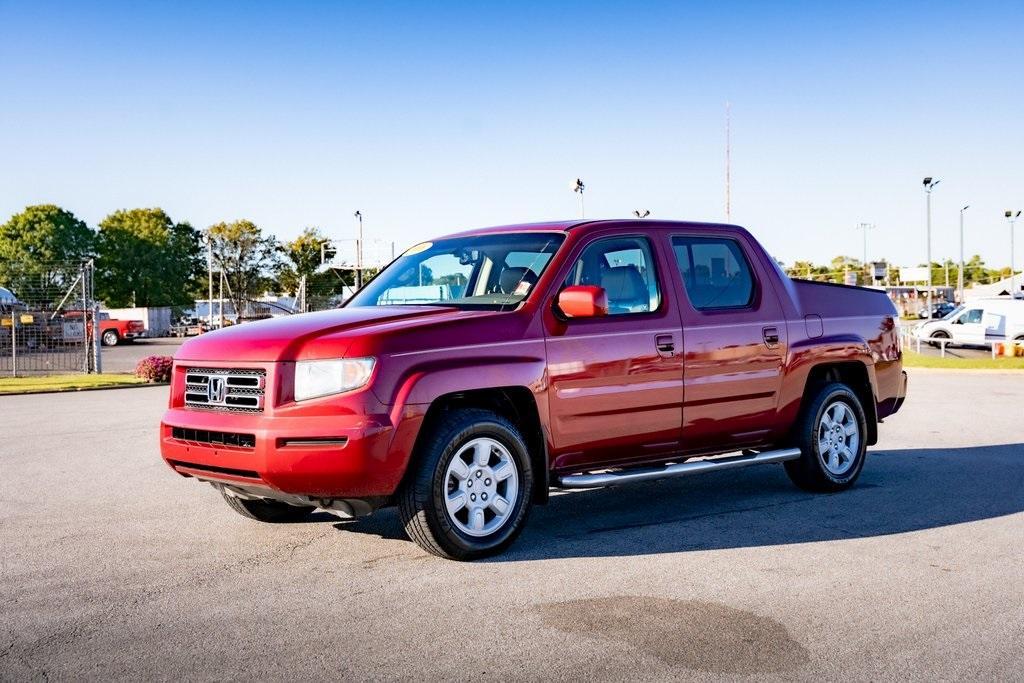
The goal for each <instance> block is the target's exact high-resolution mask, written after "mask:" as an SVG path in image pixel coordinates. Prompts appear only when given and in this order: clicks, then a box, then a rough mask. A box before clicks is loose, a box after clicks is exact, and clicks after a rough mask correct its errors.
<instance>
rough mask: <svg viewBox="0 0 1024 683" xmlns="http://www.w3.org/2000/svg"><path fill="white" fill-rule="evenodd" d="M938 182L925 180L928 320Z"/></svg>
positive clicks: (930, 317)
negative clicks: (934, 192)
mask: <svg viewBox="0 0 1024 683" xmlns="http://www.w3.org/2000/svg"><path fill="white" fill-rule="evenodd" d="M939 182H941V181H938V180H934V179H933V178H931V177H928V178H925V179H924V191H925V196H926V199H925V204H926V212H927V225H928V236H927V241H928V254H927V261H928V263H927V265H928V308H927V309H926V310H927V311H928V320H931V319H932V188H934V187H935V186H936V185H938V184H939Z"/></svg>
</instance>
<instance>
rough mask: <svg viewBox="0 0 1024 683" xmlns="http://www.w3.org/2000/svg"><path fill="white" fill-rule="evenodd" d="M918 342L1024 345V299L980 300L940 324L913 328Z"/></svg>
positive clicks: (921, 325) (938, 321)
mask: <svg viewBox="0 0 1024 683" xmlns="http://www.w3.org/2000/svg"><path fill="white" fill-rule="evenodd" d="M914 333H915V335H916V336H917V337H918V338H919V339H949V340H951V344H953V345H961V346H970V345H972V344H978V345H984V344H985V343H986V342H989V341H1003V340H1006V339H1012V340H1015V341H1024V299H1013V300H1011V299H1010V298H1008V297H998V298H991V299H978V300H977V301H972V302H970V303H968V304H964V305H962V306H960V307H958V308H956V309H954V310H953V312H952V313H950V314H948V315H947V316H946V317H944V318H942V319H941V320H929V321H928V322H924V323H921V324H920V325H918V326H917V327H916V328H914Z"/></svg>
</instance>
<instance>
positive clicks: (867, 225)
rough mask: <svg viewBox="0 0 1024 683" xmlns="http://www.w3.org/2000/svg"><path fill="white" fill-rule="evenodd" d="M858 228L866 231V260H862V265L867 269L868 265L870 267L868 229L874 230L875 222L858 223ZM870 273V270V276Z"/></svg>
mask: <svg viewBox="0 0 1024 683" xmlns="http://www.w3.org/2000/svg"><path fill="white" fill-rule="evenodd" d="M857 229H858V230H863V231H864V260H863V261H861V262H860V267H861V268H863V269H867V267H868V230H874V229H875V224H874V223H860V224H858V225H857ZM870 274H871V273H870V271H869V272H868V275H869V276H870Z"/></svg>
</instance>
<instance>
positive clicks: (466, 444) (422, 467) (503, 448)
mask: <svg viewBox="0 0 1024 683" xmlns="http://www.w3.org/2000/svg"><path fill="white" fill-rule="evenodd" d="M425 436H426V438H425V439H424V441H423V443H422V444H421V446H419V447H418V448H417V452H416V453H415V454H414V460H413V462H412V463H411V464H410V467H411V468H412V469H411V471H410V472H409V473H408V476H407V479H406V482H405V483H404V484H403V486H402V489H401V490H400V492H399V495H398V513H399V516H400V518H401V520H402V524H403V525H404V526H405V532H406V533H407V534H408V535H409V538H411V539H412V540H413V541H415V542H416V544H417V545H419V546H420V547H421V548H423V549H424V550H426V551H427V552H429V553H433V554H434V555H437V556H439V557H444V558H447V559H452V560H475V559H477V558H481V557H486V556H488V555H494V554H497V553H500V552H501V551H503V550H504V549H505V548H507V547H508V546H509V545H511V544H512V542H513V541H514V540H515V539H516V537H517V536H518V535H519V533H520V531H522V529H523V527H524V526H525V524H526V519H527V516H528V515H529V512H530V505H531V501H532V497H533V478H534V473H533V468H532V466H531V464H530V455H529V451H528V450H527V447H526V442H525V440H524V439H523V437H522V435H521V434H520V433H519V430H518V429H517V428H516V427H515V425H513V424H512V423H511V422H509V421H508V420H506V419H505V418H504V417H501V416H500V415H497V414H495V413H492V412H490V411H487V410H479V409H463V410H456V411H453V412H450V413H446V414H444V415H443V416H442V417H441V419H440V420H438V421H437V422H436V423H435V425H434V426H433V428H432V429H431V430H430V432H429V433H428V434H426V435H425ZM456 458H458V459H459V461H461V463H462V464H461V465H459V464H458V463H456V462H455V460H456ZM467 458H468V462H467ZM474 487H475V488H474ZM471 499H472V500H471ZM488 499H489V501H490V502H487V503H484V502H483V501H484V500H488ZM510 499H511V500H510ZM499 500H504V501H505V502H504V503H498V501H499Z"/></svg>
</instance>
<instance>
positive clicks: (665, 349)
mask: <svg viewBox="0 0 1024 683" xmlns="http://www.w3.org/2000/svg"><path fill="white" fill-rule="evenodd" d="M654 344H655V346H657V347H658V353H660V354H661V355H663V356H674V355H675V352H676V340H675V339H673V338H672V335H671V334H659V335H658V336H657V337H655V338H654Z"/></svg>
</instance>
